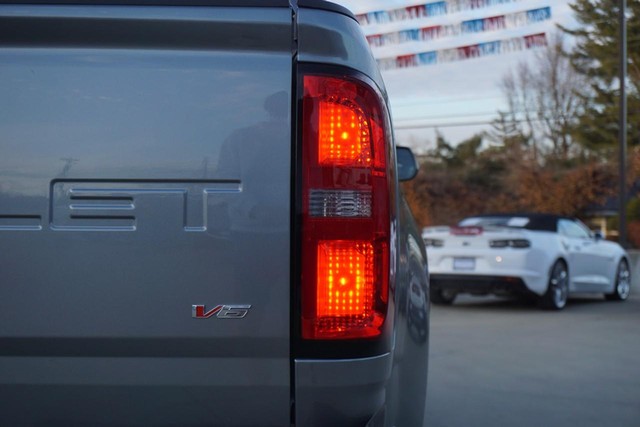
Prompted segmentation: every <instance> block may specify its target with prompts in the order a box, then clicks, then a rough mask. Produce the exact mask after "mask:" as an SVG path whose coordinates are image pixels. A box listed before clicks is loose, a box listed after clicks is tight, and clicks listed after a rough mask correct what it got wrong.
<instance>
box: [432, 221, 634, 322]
mask: <svg viewBox="0 0 640 427" xmlns="http://www.w3.org/2000/svg"><path fill="white" fill-rule="evenodd" d="M422 237H423V239H424V242H425V244H426V246H427V256H428V258H429V270H430V277H431V300H432V302H434V303H436V304H451V303H453V300H454V299H455V297H456V295H457V294H458V293H470V294H477V295H483V294H496V295H513V294H516V295H528V296H535V297H536V298H537V299H539V301H540V303H541V305H542V306H543V307H545V308H549V309H556V310H559V309H562V308H563V307H564V306H565V305H566V302H567V298H568V296H569V295H570V294H574V293H583V292H584V293H603V294H604V295H605V296H606V297H607V299H611V300H619V301H623V300H625V299H627V297H628V296H629V289H630V284H631V277H630V269H629V260H628V256H627V254H626V252H625V251H624V249H623V248H622V247H621V246H620V245H618V244H617V243H613V242H608V241H606V240H603V239H602V237H601V236H600V235H598V234H594V233H592V232H591V231H590V230H589V229H588V228H587V227H586V226H585V225H584V224H583V223H582V222H580V221H579V220H577V219H574V218H569V217H562V216H557V215H547V214H526V215H520V214H518V215H480V216H474V217H470V218H466V219H464V220H462V221H461V222H460V223H459V224H458V226H457V227H441V226H437V227H428V228H425V229H424V231H423V233H422Z"/></svg>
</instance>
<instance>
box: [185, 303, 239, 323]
mask: <svg viewBox="0 0 640 427" xmlns="http://www.w3.org/2000/svg"><path fill="white" fill-rule="evenodd" d="M250 308H251V305H249V304H241V305H217V306H215V307H214V308H212V309H211V310H209V311H206V308H205V306H204V305H198V304H196V305H192V306H191V317H193V318H194V319H208V318H210V317H213V316H214V315H215V316H216V317H217V318H218V319H242V318H243V317H245V316H246V315H247V313H248V312H249V309H250Z"/></svg>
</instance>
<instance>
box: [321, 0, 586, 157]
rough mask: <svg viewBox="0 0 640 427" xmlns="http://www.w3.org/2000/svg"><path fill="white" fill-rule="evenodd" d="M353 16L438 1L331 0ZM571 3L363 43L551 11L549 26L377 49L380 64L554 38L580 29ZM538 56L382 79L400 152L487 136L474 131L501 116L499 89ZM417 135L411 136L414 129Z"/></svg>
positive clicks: (473, 14)
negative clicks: (559, 31)
mask: <svg viewBox="0 0 640 427" xmlns="http://www.w3.org/2000/svg"><path fill="white" fill-rule="evenodd" d="M332 1H334V2H335V3H339V4H342V5H344V6H346V7H347V8H349V9H350V10H352V11H353V12H354V13H356V14H361V13H367V12H371V11H378V10H391V9H396V8H402V7H406V6H413V5H423V4H426V3H432V2H434V1H436V0H422V1H415V0H413V1H412V0H332ZM569 2H570V0H511V1H508V2H505V4H500V5H494V6H486V7H483V8H479V9H474V10H467V11H461V12H455V13H449V14H446V15H440V16H434V17H428V18H422V19H413V20H408V21H403V22H391V23H387V24H373V25H372V24H370V25H364V26H363V27H362V28H363V31H364V32H365V34H366V35H373V34H380V33H388V32H395V31H399V30H406V29H413V28H423V27H427V26H433V25H455V24H459V23H461V22H462V21H467V20H470V19H479V18H488V17H494V16H498V15H509V14H514V13H517V12H523V11H528V10H533V9H537V8H541V7H547V6H548V7H551V19H550V20H545V21H543V22H537V23H532V24H525V25H517V26H513V28H508V29H502V30H497V31H486V32H480V33H473V34H464V35H459V36H454V37H444V38H441V39H438V40H431V41H414V42H408V43H401V44H395V45H386V46H382V47H377V48H376V47H374V48H373V49H372V50H373V52H374V55H375V56H376V57H377V58H381V57H395V56H397V55H404V54H411V53H418V52H427V51H434V50H435V51H439V50H444V49H449V48H454V47H460V46H466V45H473V44H477V43H483V42H489V41H494V40H502V39H509V38H517V37H523V36H525V35H530V34H536V33H542V32H546V33H549V32H552V31H554V29H555V27H556V24H557V23H561V24H562V25H565V26H575V25H576V24H575V21H574V20H573V17H572V11H571V9H570V8H569V6H568V3H569ZM534 51H535V50H525V51H520V52H511V53H503V54H498V55H491V56H485V57H481V58H474V59H467V60H462V61H457V62H449V63H439V64H434V65H426V66H420V67H414V68H407V69H394V70H385V71H383V76H384V79H385V83H386V86H387V90H388V92H389V97H390V100H391V110H392V114H393V121H394V126H395V130H396V136H397V139H398V143H399V144H404V145H411V146H413V147H414V148H415V149H417V150H418V151H422V150H425V149H428V148H429V147H430V146H431V144H433V143H434V141H435V132H436V129H438V130H439V131H440V132H441V133H442V134H444V136H445V137H446V138H447V139H448V140H449V141H450V142H452V143H457V142H460V141H461V140H463V139H465V138H468V137H470V136H472V135H473V134H474V133H476V132H479V131H482V130H488V129H490V126H489V125H468V124H469V123H478V122H485V123H486V122H491V120H493V119H494V118H495V117H496V115H497V114H496V111H497V110H498V109H500V108H504V99H503V96H502V94H501V92H500V89H499V87H498V83H499V81H500V79H501V77H502V76H503V75H504V74H505V73H506V72H508V71H509V69H510V68H511V67H514V66H515V65H516V64H517V63H518V62H519V61H522V60H527V59H530V58H531V57H532V56H533V55H534V53H533V52H534ZM414 126H415V127H418V128H413V127H414Z"/></svg>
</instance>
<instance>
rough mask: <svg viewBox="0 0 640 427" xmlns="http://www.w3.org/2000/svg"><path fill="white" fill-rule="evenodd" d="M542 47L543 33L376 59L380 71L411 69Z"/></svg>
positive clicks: (545, 42)
mask: <svg viewBox="0 0 640 427" xmlns="http://www.w3.org/2000/svg"><path fill="white" fill-rule="evenodd" d="M543 46H547V36H546V34H545V33H539V34H531V35H528V36H524V37H514V38H510V39H505V40H496V41H492V42H486V43H479V44H474V45H469V46H460V47H455V48H452V49H444V50H437V51H431V52H421V53H416V54H411V55H402V56H397V57H395V58H381V59H378V65H379V66H380V68H381V69H382V70H393V69H398V68H412V67H420V66H423V65H435V64H440V63H446V62H454V61H463V60H466V59H473V58H480V57H483V56H489V55H499V54H503V53H509V52H517V51H521V50H526V49H534V48H537V47H543Z"/></svg>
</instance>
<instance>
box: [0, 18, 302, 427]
mask: <svg viewBox="0 0 640 427" xmlns="http://www.w3.org/2000/svg"><path fill="white" fill-rule="evenodd" d="M291 69H292V64H291V12H290V10H289V9H286V8H261V9H258V8H206V7H202V8H197V7H194V8H189V7H144V8H142V7H125V6H122V7H121V6H114V7H109V6H93V7H81V6H8V5H3V6H0V99H2V102H0V425H16V424H20V425H33V424H46V425H52V424H61V425H101V424H119V425H129V424H131V425H133V424H144V425H151V424H179V425H203V424H212V425H225V426H236V425H237V426H246V425H263V426H270V425H289V423H290V360H289V333H290V332H289V331H290V326H289V323H290V320H289V316H290V311H289V306H290V296H289V295H290V277H289V275H290V265H289V264H290V261H289V260H290V254H289V252H290V226H289V223H290V180H291V177H290V170H291V167H290V165H291V151H292V147H291V96H292V94H291V87H292V76H291ZM246 408H251V410H250V411H247V410H246Z"/></svg>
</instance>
